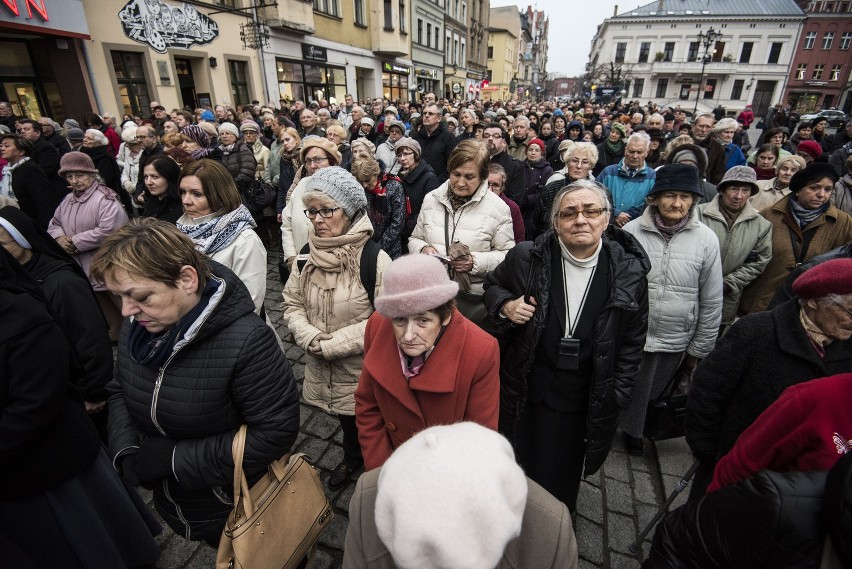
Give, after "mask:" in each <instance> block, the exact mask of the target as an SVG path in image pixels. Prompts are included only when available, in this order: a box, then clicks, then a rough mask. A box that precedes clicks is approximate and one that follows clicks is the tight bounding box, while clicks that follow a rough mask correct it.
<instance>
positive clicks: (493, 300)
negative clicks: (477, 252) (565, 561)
mask: <svg viewBox="0 0 852 569" xmlns="http://www.w3.org/2000/svg"><path fill="white" fill-rule="evenodd" d="M610 209H611V206H610V204H609V199H608V197H607V193H606V189H605V188H603V187H602V186H600V185H599V184H595V183H594V182H590V181H587V180H579V181H577V182H574V183H572V184H570V185H568V186H566V187H565V188H563V189H562V190H561V191H560V193H559V194H557V196H556V198H555V199H554V207H553V215H552V216H551V217H552V220H553V228H552V229H551V230H548V231H547V232H546V233H545V234H544V235H542V236H541V237H539V238H538V239H536V241H535V242H534V243H533V242H529V241H527V242H524V243H521V244H519V245H517V246H516V247H515V248H514V249H512V250H511V251H509V254H508V255H507V256H506V259H505V260H504V261H503V262H502V263H501V264H500V265H499V266H498V267H497V268H496V269H495V270H494V271H493V272H491V273H490V274H489V275H488V276H487V277H486V283H485V296H484V298H483V301H484V302H485V306H486V308H487V310H488V312H489V314H490V315H491V317H492V319H493V320H494V321H495V322H499V323H501V326H502V327H503V329H504V331H503V335H502V337H501V342H502V345H503V350H502V353H501V362H500V425H499V428H500V431H501V432H502V433H503V434H504V435H506V437H507V438H508V439H509V440H510V441H511V442H512V444H513V445H514V447H515V452H516V456H517V458H518V462H519V463H520V464H521V466H523V467H524V470H525V472H526V473H527V475H528V476H529V477H530V478H532V479H533V480H535V481H536V482H538V483H539V484H541V485H542V486H543V487H544V488H545V489H546V490H548V491H549V492H550V493H552V494H553V495H554V496H556V497H557V498H559V499H560V500H561V501H562V502H564V503H565V504H566V505H567V506H568V508H569V509H570V510H571V511H576V500H577V492H578V490H579V486H580V476H581V474H582V473H585V475H586V476H588V475H590V474H593V473H594V472H596V471H597V470H598V469H599V468H600V466H601V465H602V464H603V462H604V460H605V459H606V456H607V454H608V453H609V449H610V446H611V445H612V438H613V436H614V434H615V430H616V424H617V421H618V416H619V412H620V411H621V410H622V409H625V408H626V407H627V406H628V404H629V403H630V398H631V395H632V389H633V377H634V375H635V374H636V372H637V370H638V368H639V363H640V361H641V358H642V348H643V346H644V345H645V333H646V330H647V317H648V284H647V280H646V275H647V273H648V271H649V270H650V267H651V264H650V261H649V259H648V257H647V255H646V254H645V252H644V251H643V250H642V247H641V246H640V245H639V244H638V243H637V242H636V240H635V239H634V238H633V237H632V236H630V235H629V234H627V233H625V232H624V231H622V230H620V229H618V228H614V227H613V228H610V229H609V230H608V234H607V235H606V236H604V231H605V230H606V229H607V225H608V224H609V218H610V214H609V212H610ZM566 295H567V298H566Z"/></svg>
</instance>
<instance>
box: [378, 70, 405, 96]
mask: <svg viewBox="0 0 852 569" xmlns="http://www.w3.org/2000/svg"><path fill="white" fill-rule="evenodd" d="M382 94H383V95H384V96H385V97H387V98H388V99H390V100H391V101H396V100H399V99H402V100H403V101H405V100H408V74H407V73H398V72H393V73H382Z"/></svg>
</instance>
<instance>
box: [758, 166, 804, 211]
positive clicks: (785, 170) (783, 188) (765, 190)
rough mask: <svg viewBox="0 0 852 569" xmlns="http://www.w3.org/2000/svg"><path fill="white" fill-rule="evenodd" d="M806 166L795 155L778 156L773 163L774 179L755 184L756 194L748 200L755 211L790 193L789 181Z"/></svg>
mask: <svg viewBox="0 0 852 569" xmlns="http://www.w3.org/2000/svg"><path fill="white" fill-rule="evenodd" d="M805 166H807V164H805V159H804V158H802V157H801V156H796V155H795V154H787V155H786V156H780V157H779V158H778V160H777V161H776V163H775V177H773V178H770V179H768V180H760V181H759V182H757V188H758V191H757V194H755V195H753V196H752V197H751V198H749V200H750V201H751V205H752V206H754V209H756V210H757V211H762V210H764V209H765V208H767V207H770V206H772V205H774V204H775V202H777V201H778V200H780V199H781V198H783V197H784V196H786V195H788V194H789V193H790V180H792V179H793V175H794V174H795V173H796V172H798V171H799V170H803V169H804V168H805Z"/></svg>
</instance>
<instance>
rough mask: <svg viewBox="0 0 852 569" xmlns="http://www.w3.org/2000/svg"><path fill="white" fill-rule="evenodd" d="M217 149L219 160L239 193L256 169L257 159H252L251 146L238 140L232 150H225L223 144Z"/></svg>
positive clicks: (244, 188)
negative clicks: (219, 153) (219, 154)
mask: <svg viewBox="0 0 852 569" xmlns="http://www.w3.org/2000/svg"><path fill="white" fill-rule="evenodd" d="M219 150H220V151H221V153H222V154H221V156H220V157H219V161H220V162H221V163H222V165H223V166H224V167H225V168H227V169H228V172H230V173H231V176H232V177H233V178H234V181H235V182H236V183H237V189H238V190H240V193H242V192H244V191H245V190H246V188H248V185H249V184H250V183H251V182H252V180H254V174H255V172H256V171H257V160H255V159H254V153H253V152H252V151H251V147H249V146H247V145H246V144H245V143H244V142H242V141H240V140H238V141H237V142H236V143H234V148H233V149H232V150H225V147H224V146H220V147H219Z"/></svg>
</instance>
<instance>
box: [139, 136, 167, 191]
mask: <svg viewBox="0 0 852 569" xmlns="http://www.w3.org/2000/svg"><path fill="white" fill-rule="evenodd" d="M162 155H163V145H162V144H160V143H157V145H156V146H155V147H154V148H151V149H147V148H146V149H145V150H143V151H142V154H140V155H139V178H138V179H137V180H136V191H135V192H133V197H134V198H138V197H139V196H141V195H142V194H143V193H144V192H145V174H144V172H145V166H146V165H147V164H148V162H150V161H151V160H153V159H154V158H156V157H158V156H162Z"/></svg>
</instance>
